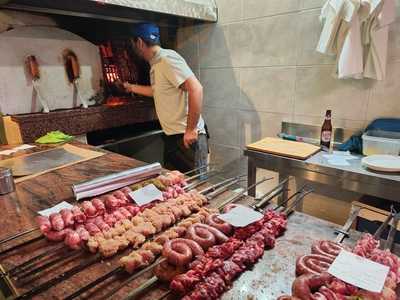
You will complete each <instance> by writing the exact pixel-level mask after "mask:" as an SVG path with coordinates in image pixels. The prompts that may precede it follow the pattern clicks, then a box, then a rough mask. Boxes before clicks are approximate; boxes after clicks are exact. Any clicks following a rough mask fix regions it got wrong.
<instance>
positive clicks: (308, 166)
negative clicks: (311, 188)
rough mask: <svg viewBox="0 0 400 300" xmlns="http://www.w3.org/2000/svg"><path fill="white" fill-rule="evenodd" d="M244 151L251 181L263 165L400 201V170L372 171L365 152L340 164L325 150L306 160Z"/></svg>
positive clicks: (316, 180)
mask: <svg viewBox="0 0 400 300" xmlns="http://www.w3.org/2000/svg"><path fill="white" fill-rule="evenodd" d="M244 155H246V156H247V157H248V177H249V180H248V184H249V185H251V184H253V183H254V182H255V180H256V171H257V168H262V169H268V170H272V171H275V172H278V173H279V176H280V177H287V176H290V175H291V176H295V177H299V178H303V179H306V180H309V181H312V182H318V183H321V184H327V185H331V186H335V187H338V188H340V189H343V190H347V191H352V192H357V193H360V194H363V195H372V196H376V197H380V198H384V199H388V200H393V201H396V202H400V196H399V195H400V174H387V173H379V172H372V171H369V170H367V169H365V168H364V167H363V166H362V165H361V159H362V156H357V158H356V159H352V160H348V162H349V164H350V165H349V166H337V165H332V164H329V162H328V160H327V159H326V158H325V157H324V153H323V152H319V153H317V154H315V155H313V156H312V157H310V158H309V159H307V160H305V161H302V160H298V159H293V158H288V157H283V156H279V155H273V154H268V153H263V152H259V151H253V150H244ZM250 195H252V196H254V195H255V189H253V190H252V191H250Z"/></svg>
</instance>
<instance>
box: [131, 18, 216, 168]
mask: <svg viewBox="0 0 400 300" xmlns="http://www.w3.org/2000/svg"><path fill="white" fill-rule="evenodd" d="M133 41H134V44H135V48H136V51H137V53H138V55H139V56H141V57H142V58H143V59H145V60H146V61H147V62H148V63H149V64H150V66H151V69H150V82H151V86H142V85H135V84H129V83H124V88H125V89H126V90H127V91H128V92H132V93H135V94H139V95H143V96H148V97H153V98H154V103H155V107H156V112H157V116H158V119H159V121H160V123H161V127H162V129H163V131H164V133H165V135H164V144H165V149H164V164H165V166H166V167H168V168H176V169H178V170H180V171H182V172H185V171H188V170H190V169H193V168H199V167H203V166H206V164H207V155H208V141H207V136H206V130H205V125H204V120H203V118H202V116H201V110H202V105H203V87H202V86H201V84H200V82H199V81H198V79H197V78H196V76H195V75H194V74H193V72H192V70H191V69H190V68H189V66H188V65H187V63H186V61H185V60H184V59H183V58H182V57H181V56H180V55H179V54H178V53H177V52H175V51H173V50H167V49H163V48H162V47H161V46H160V30H159V28H158V27H157V26H156V25H154V24H150V23H141V24H138V25H136V26H135V28H134V40H133Z"/></svg>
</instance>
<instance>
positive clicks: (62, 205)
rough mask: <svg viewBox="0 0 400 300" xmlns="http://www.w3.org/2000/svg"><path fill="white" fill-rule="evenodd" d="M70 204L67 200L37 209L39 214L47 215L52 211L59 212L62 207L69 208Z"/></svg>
mask: <svg viewBox="0 0 400 300" xmlns="http://www.w3.org/2000/svg"><path fill="white" fill-rule="evenodd" d="M72 206H73V205H71V204H69V203H68V202H65V201H63V202H61V203H58V204H57V205H55V206H53V207H50V208H47V209H44V210H41V211H38V214H39V215H41V216H45V217H48V216H50V215H51V214H52V213H58V212H60V210H62V209H64V208H67V209H71V208H72Z"/></svg>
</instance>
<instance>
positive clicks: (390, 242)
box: [385, 213, 400, 251]
mask: <svg viewBox="0 0 400 300" xmlns="http://www.w3.org/2000/svg"><path fill="white" fill-rule="evenodd" d="M399 221H400V213H397V214H395V215H394V218H393V226H391V227H390V230H389V234H388V238H387V241H386V244H385V248H386V249H388V250H390V251H392V248H393V244H394V238H395V236H396V232H397V226H398V225H399Z"/></svg>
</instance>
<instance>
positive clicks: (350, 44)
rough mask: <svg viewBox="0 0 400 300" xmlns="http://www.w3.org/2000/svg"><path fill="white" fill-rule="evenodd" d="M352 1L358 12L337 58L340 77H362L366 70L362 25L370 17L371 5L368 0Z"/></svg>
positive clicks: (338, 75)
mask: <svg viewBox="0 0 400 300" xmlns="http://www.w3.org/2000/svg"><path fill="white" fill-rule="evenodd" d="M352 2H353V5H354V9H355V11H356V12H357V13H356V14H355V15H354V17H353V19H352V21H351V22H350V29H349V31H348V33H347V36H346V38H345V41H344V44H343V47H342V50H341V52H340V54H339V57H338V60H337V77H338V78H340V79H345V78H355V79H361V78H363V72H364V62H363V56H364V55H363V45H362V36H361V27H362V24H363V23H364V22H365V21H366V20H367V19H368V16H369V13H370V7H371V5H370V3H369V1H368V0H361V1H360V0H352Z"/></svg>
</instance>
